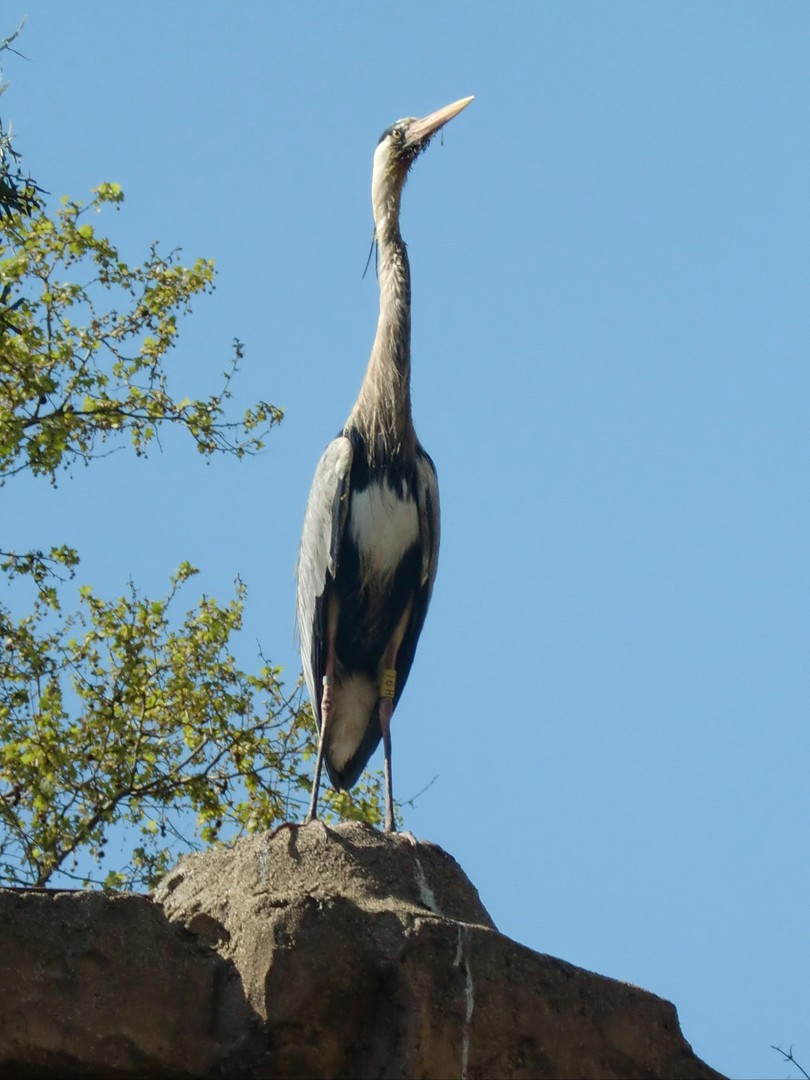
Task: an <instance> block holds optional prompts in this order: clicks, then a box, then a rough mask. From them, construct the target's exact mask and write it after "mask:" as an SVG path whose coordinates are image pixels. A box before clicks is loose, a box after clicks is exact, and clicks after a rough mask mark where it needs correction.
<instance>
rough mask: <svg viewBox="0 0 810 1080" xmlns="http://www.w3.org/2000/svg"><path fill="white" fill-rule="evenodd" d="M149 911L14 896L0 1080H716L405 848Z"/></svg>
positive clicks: (639, 1006)
mask: <svg viewBox="0 0 810 1080" xmlns="http://www.w3.org/2000/svg"><path fill="white" fill-rule="evenodd" d="M155 900H156V901H157V903H153V902H152V901H150V900H148V899H147V898H145V897H135V896H124V897H116V898H108V897H105V896H101V895H98V894H76V893H57V894H53V893H51V894H48V893H45V892H43V891H36V892H34V891H32V892H11V891H7V892H6V893H5V894H0V956H2V958H3V967H4V969H5V971H4V977H3V984H4V989H5V991H6V992H4V993H3V994H2V995H0V1075H5V1076H12V1075H13V1076H19V1075H28V1076H47V1075H52V1076H56V1075H60V1076H63V1075H74V1076H78V1075H82V1076H99V1077H100V1076H120V1077H123V1076H132V1077H134V1076H178V1077H179V1076H189V1077H191V1076H195V1077H196V1076H218V1075H219V1076H229V1077H230V1076H234V1077H238V1076H244V1077H290V1078H292V1077H301V1078H304V1077H307V1078H309V1077H324V1078H328V1077H335V1078H337V1077H357V1078H372V1077H390V1078H398V1077H402V1078H409V1077H414V1078H422V1077H424V1078H427V1077H435V1078H445V1077H464V1078H467V1080H476V1078H484V1077H486V1078H499V1077H504V1078H506V1077H514V1078H521V1077H525V1078H527V1080H528V1078H542V1077H561V1078H562V1077H599V1078H605V1080H607V1078H611V1077H621V1078H632V1077H650V1078H654V1077H667V1078H677V1077H684V1078H687V1077H688V1078H695V1080H699V1078H706V1080H708V1078H710V1077H718V1076H719V1074H718V1073H716V1072H714V1070H712V1069H710V1068H709V1067H708V1066H707V1065H705V1064H704V1063H703V1062H702V1061H700V1060H699V1059H698V1058H696V1057H695V1056H694V1054H693V1053H692V1051H691V1048H690V1047H689V1045H688V1043H686V1042H685V1040H684V1038H683V1036H682V1035H681V1032H680V1028H679V1026H678V1020H677V1015H676V1012H675V1009H674V1007H673V1006H672V1005H670V1004H669V1003H668V1002H666V1001H662V1000H661V999H660V998H657V997H655V996H654V995H652V994H649V993H647V992H645V991H643V990H639V989H637V988H636V987H633V986H628V985H626V984H624V983H620V982H616V981H614V980H611V979H606V978H603V977H602V976H599V975H594V974H592V973H591V972H588V971H584V970H582V969H581V968H575V967H573V966H571V965H570V964H566V963H563V962H562V961H560V960H555V959H553V958H552V957H548V956H542V955H540V954H538V953H534V952H532V951H530V950H529V949H526V948H524V947H522V946H520V945H518V944H516V943H515V942H513V941H510V940H509V939H508V938H505V937H503V936H502V935H500V934H498V932H497V931H496V930H495V928H494V926H493V924H492V921H491V919H490V918H489V916H488V915H487V913H486V911H485V909H484V908H483V906H482V904H481V902H480V900H479V898H478V894H477V893H476V891H475V889H474V888H473V886H472V885H471V884H470V882H469V881H468V880H467V878H466V877H465V875H464V874H463V872H462V871H461V869H460V868H459V867H458V865H457V864H456V863H455V862H454V861H453V860H452V859H451V858H450V857H449V856H448V855H446V854H445V853H444V852H442V851H441V850H440V849H439V848H437V847H434V846H433V845H431V844H424V843H419V844H417V843H416V842H415V841H413V840H412V838H409V837H407V836H394V837H391V836H384V835H382V834H380V833H376V832H374V831H373V830H371V829H369V828H367V827H365V826H360V825H346V826H340V827H338V828H335V829H328V830H327V829H326V828H324V826H323V825H320V824H319V823H317V822H316V823H314V824H312V825H310V826H307V827H296V826H293V827H285V828H282V829H280V830H279V831H278V832H277V833H275V834H273V835H268V836H261V837H253V838H250V839H247V840H243V841H241V842H240V843H238V844H237V845H236V846H235V847H234V848H232V849H230V850H227V851H209V852H205V853H203V854H200V855H193V856H189V857H187V858H185V859H183V860H181V862H180V864H179V865H178V867H177V868H176V869H175V870H174V871H173V872H172V873H170V874H169V875H168V876H167V877H166V878H165V879H164V881H163V882H162V883H161V885H160V887H159V889H158V890H157V892H156V896H155ZM161 907H162V909H163V910H161ZM164 912H165V914H164ZM12 986H13V991H11V992H9V988H10V987H12Z"/></svg>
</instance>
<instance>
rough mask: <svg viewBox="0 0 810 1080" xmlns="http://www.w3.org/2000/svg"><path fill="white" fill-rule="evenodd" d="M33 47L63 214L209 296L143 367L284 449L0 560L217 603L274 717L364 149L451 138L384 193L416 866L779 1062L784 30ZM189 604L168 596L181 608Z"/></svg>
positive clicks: (28, 498) (399, 744) (35, 13)
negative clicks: (389, 214) (399, 363)
mask: <svg viewBox="0 0 810 1080" xmlns="http://www.w3.org/2000/svg"><path fill="white" fill-rule="evenodd" d="M4 12H5V26H4V27H3V28H2V30H3V32H8V31H9V30H10V29H12V28H13V27H14V26H15V25H16V22H17V21H18V19H19V18H20V17H21V16H22V15H23V14H27V15H28V23H27V26H26V28H25V31H24V34H23V37H22V39H21V41H20V48H21V49H22V51H23V52H24V53H25V54H26V56H27V57H29V58H30V62H27V63H26V62H24V61H22V60H19V59H16V58H14V57H8V58H7V59H6V63H5V74H6V77H7V78H9V79H10V80H11V83H12V85H11V89H10V90H9V91H8V92H7V94H6V95H5V96H4V97H3V99H2V109H3V116H4V117H5V118H10V119H12V121H13V123H14V128H15V131H16V133H17V140H18V142H17V145H18V147H19V149H20V150H22V151H23V153H24V155H25V164H26V166H27V167H28V168H30V169H31V171H32V172H33V174H34V175H35V176H36V177H37V178H39V179H40V181H41V183H43V184H44V185H45V186H46V187H47V188H49V190H50V191H51V192H52V193H53V194H54V196H58V195H61V194H63V193H70V194H71V195H73V196H76V197H86V196H87V194H88V193H89V190H90V188H91V187H93V186H94V185H96V184H98V183H99V182H101V181H103V180H113V181H117V182H119V183H120V184H122V185H123V187H124V189H125V191H126V193H127V202H126V205H125V207H124V209H123V211H122V212H121V213H120V214H118V215H115V214H112V213H111V214H109V215H108V216H107V218H106V219H105V220H104V222H103V225H104V227H105V228H106V229H107V230H108V231H109V232H110V233H111V234H112V235H113V236H114V237H115V238H116V240H117V241H118V242H119V243H120V245H121V247H122V249H123V251H124V253H125V254H126V255H127V256H129V257H131V258H133V259H136V258H140V257H142V255H143V254H144V252H145V249H146V247H147V245H148V243H149V242H150V241H151V240H152V239H155V238H160V239H161V240H162V241H163V242H164V243H165V244H166V245H168V246H173V245H175V244H179V245H181V246H182V247H183V249H184V253H185V255H186V256H187V257H188V258H192V257H194V256H196V255H206V256H210V257H213V258H214V259H215V260H216V262H217V265H218V268H219V275H220V276H219V284H218V289H217V291H216V293H215V294H214V296H212V297H211V298H210V299H207V300H205V301H203V302H201V303H200V304H198V306H197V310H196V312H195V314H194V316H193V317H192V318H191V319H190V320H189V321H188V322H187V324H186V326H185V331H184V335H183V336H182V337H181V344H180V347H179V350H178V351H177V353H176V354H175V356H174V358H173V363H175V364H176V367H177V373H178V375H177V383H176V385H177V386H178V387H180V386H182V387H183V390H184V392H185V390H186V388H188V389H189V390H190V391H191V392H194V391H203V390H205V389H206V388H207V387H211V386H213V385H214V383H215V380H216V374H217V372H218V371H219V370H220V369H221V366H222V360H223V359H224V358H225V357H226V356H227V354H228V350H229V344H230V341H231V339H232V338H233V337H234V336H238V337H239V338H240V339H242V340H243V341H244V342H245V344H246V348H247V355H246V361H245V366H244V371H243V374H242V377H241V379H240V382H239V386H238V397H239V401H238V402H237V404H246V403H248V402H250V401H253V400H255V399H257V398H260V397H264V398H267V399H269V400H271V401H273V402H275V403H277V404H279V405H282V406H284V407H285V409H286V412H287V418H286V420H285V422H284V424H283V426H282V427H281V428H280V429H279V431H278V432H277V433H275V434H274V435H273V436H272V437H271V439H270V441H269V445H268V448H267V451H266V453H265V454H264V455H262V456H261V457H260V458H258V459H255V460H251V461H248V462H245V463H243V464H241V465H239V464H237V463H235V462H231V461H222V462H219V463H215V464H213V465H212V466H210V467H205V465H204V464H203V463H202V462H201V460H200V459H199V457H198V456H197V454H196V453H195V452H194V451H193V449H192V448H191V447H190V446H187V445H185V444H182V443H177V442H176V440H172V439H171V438H169V439H168V440H166V441H165V445H166V452H165V453H164V454H163V455H162V456H161V455H159V454H158V455H156V456H155V457H153V458H152V459H150V460H149V461H148V462H146V463H144V462H139V461H134V460H132V459H131V458H130V457H129V456H128V455H127V454H126V453H121V454H115V455H113V456H112V457H110V458H108V459H106V460H104V461H102V462H99V463H98V464H97V465H95V466H93V467H92V468H91V469H89V470H79V472H78V474H77V475H76V476H75V478H74V479H73V480H72V481H66V482H65V483H63V484H62V485H61V486H60V488H59V489H58V490H57V491H55V492H53V491H51V490H49V489H48V488H47V487H46V486H45V485H35V484H33V483H28V482H26V481H24V480H22V481H20V482H19V483H16V484H14V485H12V487H11V488H10V489H9V491H8V493H7V494H6V493H4V495H3V504H2V505H3V511H2V514H3V540H4V544H10V545H13V546H16V547H18V548H22V547H23V546H24V545H26V544H35V545H44V544H47V543H50V542H57V541H58V542H62V541H68V542H72V543H74V544H75V545H76V546H77V547H78V548H79V549H80V551H81V552H82V554H83V564H82V568H81V575H80V576H81V578H82V580H86V581H88V582H90V583H92V584H93V585H94V586H95V587H96V588H97V589H98V590H99V591H101V592H103V593H106V594H108V595H118V594H119V593H120V592H121V591H122V590H123V588H124V585H125V582H126V579H127V578H128V577H129V576H132V577H133V578H134V580H135V581H136V582H137V583H138V584H139V585H140V586H141V587H143V588H144V589H146V590H148V591H151V592H153V593H161V592H162V591H163V590H164V589H165V585H166V581H167V578H168V575H169V573H170V572H171V571H172V570H173V569H174V568H175V567H176V566H177V565H178V564H179V563H180V562H181V560H183V559H189V560H191V561H192V562H194V563H195V564H197V565H198V566H200V567H201V568H202V569H203V575H202V578H201V579H200V581H199V585H198V586H197V587H198V589H199V590H203V589H204V590H205V591H207V592H209V593H212V594H213V595H216V596H218V597H220V598H224V597H225V596H226V595H228V593H229V590H230V583H231V581H232V579H233V577H234V576H235V575H236V574H237V573H239V574H241V575H242V577H243V578H244V579H245V580H246V582H247V583H248V586H249V588H250V597H249V608H248V619H247V628H246V631H245V634H244V639H243V642H242V645H241V646H240V648H241V656H242V658H243V662H244V663H246V664H248V663H251V662H252V659H253V657H254V656H255V652H256V641H257V640H258V641H260V642H261V645H262V647H263V649H264V651H265V652H266V653H267V655H268V656H270V657H271V658H272V659H273V660H274V661H275V662H277V663H280V664H283V665H284V667H285V670H286V671H287V673H288V674H289V678H290V680H293V679H294V678H295V677H296V676H297V673H298V669H299V663H298V659H297V655H296V651H295V645H294V639H293V633H292V626H293V566H294V562H295V554H296V546H297V542H298V536H299V530H300V524H301V519H302V514H303V509H304V503H305V500H306V495H307V491H308V487H309V483H310V480H311V476H312V472H313V469H314V466H315V463H316V460H317V458H318V456H319V454H320V452H321V450H322V448H323V446H324V445H325V443H326V442H327V441H328V440H329V439H330V438H331V437H332V435H333V434H334V433H335V432H336V431H337V430H338V428H339V427H340V425H341V424H342V422H343V420H344V418H345V416H346V414H347V413H348V410H349V408H350V406H351V404H352V402H353V400H354V396H355V394H356V391H357V389H358V387H359V384H360V380H361V377H362V374H363V370H364V367H365V363H366V358H367V355H368V351H369V348H370V345H371V341H372V338H373V332H374V324H375V319H376V305H377V292H376V283H375V281H374V278H373V275H371V274H369V275H368V276H367V277H366V278H365V280H362V279H361V274H362V271H363V266H364V263H365V259H366V255H367V253H368V245H369V241H370V237H371V211H370V206H369V181H370V168H371V157H372V152H373V149H374V146H375V144H376V141H377V138H378V136H379V134H380V132H381V131H382V130H383V128H385V127H386V126H387V125H388V124H389V123H391V122H392V121H393V120H395V119H397V118H399V117H401V116H403V115H422V114H424V113H427V112H429V111H431V110H432V109H434V108H436V107H438V106H440V105H444V104H446V103H447V102H450V101H453V100H455V99H456V98H459V97H462V96H464V95H467V94H475V95H476V100H475V102H474V103H473V105H472V106H471V107H470V108H469V109H467V110H466V111H465V112H464V113H463V115H462V116H460V117H459V118H458V119H457V120H454V121H453V122H452V124H451V125H450V126H449V127H448V128H447V130H446V134H445V138H444V144H443V145H441V144H440V142H439V141H438V140H436V141H435V142H434V144H433V145H432V147H431V149H430V151H429V152H428V153H427V154H426V155H425V156H424V157H422V158H420V160H419V161H418V163H417V165H416V167H415V169H414V173H413V175H412V178H411V180H410V182H409V185H408V188H407V190H406V194H405V203H404V221H403V233H404V235H405V238H406V240H407V241H408V244H409V251H410V255H411V264H412V273H413V285H414V288H413V302H414V334H413V355H414V393H413V398H414V412H415V420H416V426H417V430H418V432H419V435H420V437H421V439H422V441H423V443H424V444H425V446H426V447H427V449H428V450H429V451H430V453H431V454H432V456H433V457H434V460H435V461H436V464H437V466H438V470H439V478H440V484H441V492H442V500H443V548H442V556H441V562H440V567H439V577H438V582H437V586H436V591H435V594H434V601H433V606H432V610H431V612H430V614H429V617H428V620H427V624H426V628H425V632H424V635H423V638H422V642H421V645H420V649H419V652H418V654H417V660H416V663H415V665H414V669H413V672H412V675H411V679H410V682H409V685H408V689H407V692H406V694H405V696H404V697H403V700H402V703H401V705H400V707H399V709H398V711H397V714H396V717H395V722H394V766H395V783H396V792H397V794H398V796H399V797H400V798H407V797H409V796H410V795H412V794H415V793H416V792H417V791H419V790H420V789H421V788H422V787H423V786H424V785H425V784H426V783H428V782H429V781H430V780H431V779H432V777H433V776H434V775H438V779H437V781H436V782H435V784H433V786H432V787H431V788H430V789H429V791H428V792H427V793H425V794H424V795H423V796H422V797H421V798H420V799H419V801H418V805H417V808H416V809H415V810H412V811H408V813H407V817H406V822H405V825H406V827H407V828H409V829H411V830H412V831H413V832H414V833H416V835H417V836H419V837H420V838H424V839H428V840H431V841H435V842H436V843H439V844H441V845H442V846H443V847H444V848H446V849H447V850H448V851H449V852H450V853H451V854H452V855H453V856H455V858H456V859H458V861H459V862H460V863H461V865H462V866H463V867H464V869H465V870H466V871H467V873H468V874H469V876H470V877H471V879H472V880H473V882H474V883H475V884H476V886H477V887H478V889H479V891H480V893H481V897H482V899H483V901H484V903H485V904H486V905H487V907H488V908H489V910H490V912H491V913H492V916H493V918H494V919H495V921H496V923H497V924H498V926H499V927H500V929H501V930H502V931H503V932H504V933H506V934H508V935H509V936H510V937H513V938H516V939H517V940H519V941H521V942H524V943H525V944H526V945H529V946H531V947H532V948H534V949H537V950H540V951H542V952H548V953H551V954H553V955H555V956H559V957H562V958H564V959H566V960H569V961H571V962H573V963H575V964H579V965H582V966H584V967H587V968H591V969H594V970H596V971H599V972H601V973H603V974H606V975H610V976H613V977H616V978H619V979H625V980H627V981H630V982H632V983H636V984H638V985H640V986H643V987H645V988H648V989H650V990H652V991H654V992H655V993H658V994H660V995H662V996H664V997H666V998H669V999H670V1000H672V1001H674V1002H675V1004H676V1005H677V1007H678V1010H679V1013H680V1017H681V1021H682V1024H683V1028H684V1031H685V1034H686V1037H687V1038H688V1039H689V1040H690V1041H691V1042H692V1044H693V1046H694V1048H695V1050H696V1052H697V1053H698V1054H700V1055H701V1056H702V1057H704V1058H705V1059H706V1060H707V1061H709V1062H710V1064H712V1065H713V1066H715V1067H716V1068H718V1069H720V1070H722V1071H724V1072H726V1073H728V1074H730V1075H731V1076H734V1077H750V1076H758V1077H762V1076H767V1077H782V1076H789V1075H791V1074H792V1075H794V1076H796V1075H797V1072H796V1070H795V1069H794V1070H791V1068H790V1066H789V1065H786V1064H784V1063H783V1062H782V1061H781V1060H780V1058H779V1057H778V1055H776V1054H775V1053H774V1052H773V1051H772V1050H771V1049H770V1044H771V1043H778V1044H782V1045H785V1046H787V1045H789V1044H791V1043H792V1044H793V1045H794V1047H795V1050H796V1054H797V1057H798V1058H799V1059H800V1060H803V1061H804V1063H805V1067H809V1068H810V1065H808V1062H810V1019H809V1018H810V943H809V942H808V896H810V873H808V822H810V794H809V790H810V789H809V788H808V775H809V774H810V749H809V747H808V741H809V738H810V737H809V736H808V701H809V700H810V693H809V691H810V679H809V678H808V671H809V670H810V669H809V667H808V645H809V644H810V641H808V638H810V634H809V633H808V629H809V627H808V619H809V615H808V612H809V611H810V603H809V601H810V596H809V595H808V594H809V592H810V590H809V589H808V586H809V585H810V573H808V551H809V550H810V509H809V508H808V474H809V472H810V438H809V437H808V416H809V415H810V372H809V368H808V362H809V361H810V316H809V315H808V310H810V309H809V308H808V286H810V273H809V272H808V265H809V263H808V260H809V259H810V143H809V141H808V103H809V102H810V62H809V61H808V57H810V7H808V6H807V4H804V3H760V4H751V3H744V2H735V3H733V4H729V3H706V2H705V0H700V2H699V3H677V4H675V3H673V4H668V5H664V4H660V3H645V4H637V3H629V4H625V3H605V4H580V3H576V2H568V0H566V2H565V3H556V4H542V3H534V2H532V3H510V4H503V3H488V4H478V5H477V6H473V5H469V4H466V5H462V4H460V3H455V4H454V3H445V4H441V5H439V4H433V3H423V4H411V5H403V4H396V5H395V4H386V3H378V2H374V3H371V2H368V3H341V4H326V3H320V4H314V3H298V4H287V5H279V4H269V3H255V2H254V3H248V2H243V3H241V4H238V5H232V4H231V5H227V6H226V5H224V4H221V5H214V4H198V3H194V4H191V3H188V2H174V3H171V4H166V3H160V4H156V3H149V2H147V3H141V4H137V5H131V4H129V5H123V4H121V5H115V4H109V3H87V2H77V3H72V4H69V5H68V4H55V3H45V2H42V0H28V2H27V3H26V4H25V5H21V6H19V7H18V8H16V9H15V7H14V5H13V4H6V5H4ZM191 598H192V594H189V600H191Z"/></svg>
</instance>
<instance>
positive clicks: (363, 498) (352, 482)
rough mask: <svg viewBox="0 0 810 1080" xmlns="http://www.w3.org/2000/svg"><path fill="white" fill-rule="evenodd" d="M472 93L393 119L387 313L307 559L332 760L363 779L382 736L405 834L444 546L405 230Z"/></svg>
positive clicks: (324, 730)
mask: <svg viewBox="0 0 810 1080" xmlns="http://www.w3.org/2000/svg"><path fill="white" fill-rule="evenodd" d="M471 101H472V98H471V97H468V98H462V99H461V100H460V101H456V102H454V103H453V104H452V105H447V106H445V107H444V108H443V109H438V110H437V111H436V112H433V113H430V115H429V116H425V117H423V118H422V119H421V120H417V119H414V118H413V117H409V118H407V119H405V120H398V121H397V122H396V123H395V124H392V125H391V127H389V128H388V129H387V130H386V131H385V132H383V134H382V137H381V138H380V141H379V144H378V146H377V150H376V152H375V154H374V168H373V172H372V179H371V202H372V207H373V210H374V237H375V240H376V244H377V274H378V278H379V285H380V316H379V321H378V323H377V334H376V337H375V339H374V346H373V348H372V350H371V357H370V359H369V362H368V368H367V369H366V374H365V378H364V379H363V384H362V386H361V387H360V393H359V395H358V397H357V401H356V402H355V405H354V408H353V409H352V411H351V413H350V415H349V418H348V420H347V421H346V424H345V426H344V428H343V430H342V431H341V433H340V434H339V435H338V437H337V438H336V439H334V440H333V441H332V442H331V443H330V444H329V445H328V446H327V448H326V450H325V451H324V454H323V457H322V458H321V460H320V462H319V463H318V467H317V469H316V470H315V478H314V480H313V482H312V490H311V491H310V494H309V501H308V503H307V509H306V514H305V517H304V530H303V535H302V537H301V549H300V553H299V556H298V566H297V571H296V574H297V578H298V605H297V606H298V629H299V634H300V638H301V656H302V659H303V664H304V676H305V678H306V682H307V687H308V688H309V696H310V701H311V702H312V709H313V711H314V713H315V719H316V720H317V722H318V728H319V730H320V739H319V742H318V754H317V758H316V762H315V774H314V777H313V780H312V800H311V803H310V807H309V813H308V814H307V818H306V821H308V822H309V821H311V820H313V819H314V818H315V817H316V816H317V810H318V788H319V787H320V780H321V769H322V767H323V763H324V761H326V769H327V772H328V773H329V778H330V779H331V781H332V783H333V784H334V786H335V787H336V788H338V789H340V788H344V789H347V788H350V787H352V786H353V785H354V784H355V783H356V782H357V779H358V777H359V776H360V774H361V772H362V771H363V769H364V768H365V765H366V762H367V761H368V759H369V758H370V757H371V755H372V753H373V752H374V750H375V749H376V748H377V746H378V744H379V742H380V739H381V738H382V741H383V747H384V751H385V829H386V832H393V830H394V801H393V794H392V787H391V715H392V713H393V711H394V708H395V707H396V704H397V702H398V701H399V698H400V695H401V693H402V690H403V687H404V686H405V681H406V679H407V678H408V673H409V672H410V670H411V664H412V663H413V657H414V653H415V651H416V643H417V641H418V639H419V634H420V632H421V630H422V624H423V623H424V621H425V614H426V612H427V608H428V604H429V602H430V594H431V591H432V589H433V580H434V578H435V576H436V564H437V560H438V555H439V488H438V484H437V481H436V470H435V468H434V466H433V462H432V461H431V460H430V458H429V457H428V455H427V454H426V453H425V451H424V450H423V449H422V446H421V445H420V443H419V440H418V439H417V437H416V432H415V431H414V427H413V421H412V419H411V395H410V374H411V284H410V269H409V266H408V255H407V252H406V250H405V243H404V241H403V239H402V236H401V235H400V231H399V208H400V200H401V197H402V188H403V185H404V183H405V178H406V177H407V175H408V170H409V169H410V167H411V165H412V164H413V163H414V161H415V160H416V158H417V156H418V155H419V154H420V153H421V152H422V151H423V150H424V149H425V148H426V147H427V145H428V143H429V142H430V139H431V137H432V136H433V135H435V134H436V132H437V131H438V130H439V128H441V127H442V126H443V125H444V124H446V123H447V122H448V120H451V119H452V118H453V117H454V116H456V115H457V114H458V113H460V112H461V110H462V109H464V108H466V106H467V105H469V103H470V102H471Z"/></svg>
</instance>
